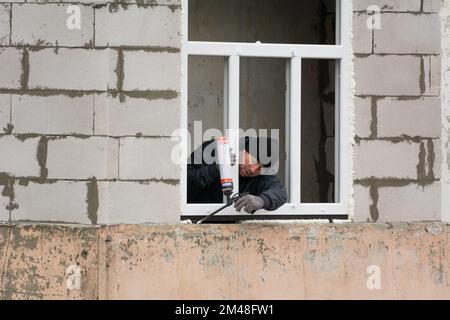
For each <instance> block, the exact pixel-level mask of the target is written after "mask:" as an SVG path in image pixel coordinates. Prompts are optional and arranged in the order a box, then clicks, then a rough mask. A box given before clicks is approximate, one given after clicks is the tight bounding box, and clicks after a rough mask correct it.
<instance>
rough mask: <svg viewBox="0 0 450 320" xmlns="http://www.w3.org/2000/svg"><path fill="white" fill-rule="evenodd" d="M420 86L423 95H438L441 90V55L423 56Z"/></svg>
mask: <svg viewBox="0 0 450 320" xmlns="http://www.w3.org/2000/svg"><path fill="white" fill-rule="evenodd" d="M422 59H423V73H422V86H423V87H424V92H423V94H424V95H427V96H439V95H440V92H441V56H424V57H422Z"/></svg>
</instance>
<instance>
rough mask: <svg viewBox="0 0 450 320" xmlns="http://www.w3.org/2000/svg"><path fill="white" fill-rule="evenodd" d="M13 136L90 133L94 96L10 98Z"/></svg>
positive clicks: (23, 96) (25, 96)
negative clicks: (16, 134)
mask: <svg viewBox="0 0 450 320" xmlns="http://www.w3.org/2000/svg"><path fill="white" fill-rule="evenodd" d="M12 110H13V111H12V115H13V124H14V133H39V134H85V135H91V134H92V132H93V130H92V127H93V117H94V115H93V114H94V97H93V95H84V96H81V97H68V96H63V95H58V96H32V95H16V94H14V95H13V97H12Z"/></svg>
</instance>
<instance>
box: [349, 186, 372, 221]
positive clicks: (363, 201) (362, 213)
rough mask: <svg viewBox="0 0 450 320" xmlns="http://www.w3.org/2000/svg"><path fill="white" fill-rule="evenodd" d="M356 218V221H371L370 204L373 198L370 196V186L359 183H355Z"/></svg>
mask: <svg viewBox="0 0 450 320" xmlns="http://www.w3.org/2000/svg"><path fill="white" fill-rule="evenodd" d="M353 201H354V205H355V206H354V220H355V222H370V221H372V219H371V216H370V206H371V205H372V204H373V200H372V198H371V197H370V188H369V187H366V186H362V185H359V184H355V185H353Z"/></svg>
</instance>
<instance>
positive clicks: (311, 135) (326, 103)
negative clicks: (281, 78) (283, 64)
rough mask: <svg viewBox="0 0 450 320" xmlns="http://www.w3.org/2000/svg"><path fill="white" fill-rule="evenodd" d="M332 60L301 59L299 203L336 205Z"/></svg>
mask: <svg viewBox="0 0 450 320" xmlns="http://www.w3.org/2000/svg"><path fill="white" fill-rule="evenodd" d="M337 64H338V62H336V61H335V60H325V59H323V60H321V59H304V60H302V92H301V95H302V97H301V99H302V110H301V112H302V114H301V118H302V120H301V122H302V123H301V135H302V139H301V154H302V156H301V202H302V203H335V202H338V199H337V195H336V193H335V183H337V177H336V173H337V170H336V169H335V168H337V163H336V160H335V159H336V147H335V146H336V141H337V140H336V131H337V125H336V111H335V110H336V101H335V100H336V98H335V97H336V94H335V91H336V90H335V88H336V86H335V83H336V80H335V74H336V71H335V68H336V65H337Z"/></svg>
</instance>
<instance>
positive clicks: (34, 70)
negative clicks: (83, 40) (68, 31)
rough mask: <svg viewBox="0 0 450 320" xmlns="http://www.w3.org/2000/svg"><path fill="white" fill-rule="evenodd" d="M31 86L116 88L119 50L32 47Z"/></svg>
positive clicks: (30, 55) (87, 88)
mask: <svg viewBox="0 0 450 320" xmlns="http://www.w3.org/2000/svg"><path fill="white" fill-rule="evenodd" d="M29 63H30V75H29V82H28V85H29V88H30V89H45V88H46V89H70V90H108V89H115V88H116V85H117V76H116V74H115V69H116V67H117V52H116V51H115V50H111V49H101V50H97V49H95V50H94V49H67V48H60V49H58V51H57V52H55V51H54V50H53V49H43V50H39V51H31V52H30V54H29Z"/></svg>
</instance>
